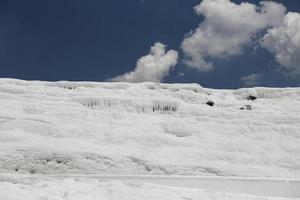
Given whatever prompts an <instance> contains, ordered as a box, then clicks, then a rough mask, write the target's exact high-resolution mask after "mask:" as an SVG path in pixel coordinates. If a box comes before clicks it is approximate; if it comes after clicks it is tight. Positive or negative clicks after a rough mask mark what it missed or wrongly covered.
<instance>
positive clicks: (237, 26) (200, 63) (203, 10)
mask: <svg viewBox="0 0 300 200" xmlns="http://www.w3.org/2000/svg"><path fill="white" fill-rule="evenodd" d="M194 9H195V11H196V12H197V14H199V15H203V16H204V17H205V19H204V21H203V22H202V23H201V24H200V25H199V27H198V28H197V29H196V30H195V31H192V32H191V33H189V34H188V35H186V37H185V39H184V41H183V42H182V45H181V46H182V49H183V51H184V53H185V56H186V60H185V63H186V64H187V65H188V66H190V67H193V68H196V69H198V70H202V71H208V70H211V69H213V63H212V62H210V59H211V58H218V59H222V58H226V57H228V56H232V55H236V54H240V53H241V52H242V48H243V45H245V44H247V43H249V42H251V40H252V39H253V38H254V37H255V36H256V34H257V33H258V32H259V31H261V30H264V29H266V28H268V27H273V26H277V25H279V24H281V23H282V20H283V17H284V14H285V11H286V9H285V7H284V6H283V5H282V4H278V3H275V2H271V1H263V2H261V3H260V6H256V5H254V4H251V3H245V2H244V3H241V4H235V3H234V2H231V1H230V0H203V1H202V2H201V3H200V4H199V5H197V6H195V8H194Z"/></svg>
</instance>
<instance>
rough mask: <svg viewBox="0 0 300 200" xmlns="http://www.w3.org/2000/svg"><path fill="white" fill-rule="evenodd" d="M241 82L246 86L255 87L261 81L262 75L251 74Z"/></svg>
mask: <svg viewBox="0 0 300 200" xmlns="http://www.w3.org/2000/svg"><path fill="white" fill-rule="evenodd" d="M241 81H242V82H243V83H244V85H246V86H256V85H258V84H260V83H261V81H262V74H260V73H253V74H250V75H248V76H243V77H242V78H241Z"/></svg>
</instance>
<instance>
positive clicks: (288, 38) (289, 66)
mask: <svg viewBox="0 0 300 200" xmlns="http://www.w3.org/2000/svg"><path fill="white" fill-rule="evenodd" d="M261 45H262V46H263V47H265V48H266V49H267V50H269V51H270V52H272V53H274V55H275V58H276V61H277V62H278V63H280V64H281V65H282V66H281V68H282V69H284V71H286V72H287V75H289V76H291V77H296V76H300V14H299V13H293V12H289V13H288V14H286V16H285V17H284V23H283V24H282V25H281V26H278V27H274V28H272V29H269V30H268V32H267V34H266V35H265V36H264V37H263V39H262V41H261Z"/></svg>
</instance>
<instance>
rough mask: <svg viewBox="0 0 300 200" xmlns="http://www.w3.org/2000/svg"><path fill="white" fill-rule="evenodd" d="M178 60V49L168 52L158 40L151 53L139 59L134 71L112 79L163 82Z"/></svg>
mask: <svg viewBox="0 0 300 200" xmlns="http://www.w3.org/2000/svg"><path fill="white" fill-rule="evenodd" d="M177 60H178V53H177V51H174V50H170V51H168V52H166V46H165V45H164V44H162V43H159V42H157V43H155V44H154V46H152V47H151V50H150V53H149V55H146V56H144V57H141V58H140V59H139V60H138V61H137V65H136V67H135V69H134V71H131V72H128V73H126V74H123V75H121V76H117V77H114V78H112V79H111V81H123V82H146V81H149V82H161V81H162V80H163V78H164V77H166V76H167V75H168V74H169V72H170V70H172V68H173V67H174V66H175V65H176V64H177Z"/></svg>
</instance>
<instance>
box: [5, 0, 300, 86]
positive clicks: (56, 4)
mask: <svg viewBox="0 0 300 200" xmlns="http://www.w3.org/2000/svg"><path fill="white" fill-rule="evenodd" d="M235 2H241V1H235ZM247 2H251V3H255V4H257V3H258V2H259V1H253V0H248V1H247ZM279 2H280V1H279ZM281 2H282V3H283V4H284V5H285V6H286V7H287V8H288V10H289V11H296V12H300V1H298V0H284V1H281ZM199 3H200V0H143V1H142V0H126V1H124V0H100V1H99V0H51V1H50V0H46V1H41V0H26V1H24V0H0V77H9V78H19V79H27V80H78V81H104V80H106V79H108V78H111V77H114V76H116V75H119V74H123V73H125V72H128V71H131V70H132V69H133V68H134V67H135V64H136V61H137V59H138V58H140V57H141V56H143V55H146V54H148V52H149V48H150V46H152V45H153V44H154V43H155V42H157V41H159V42H162V43H164V44H166V45H167V46H168V48H171V49H175V50H177V51H179V52H180V53H181V50H180V44H181V42H182V40H183V38H184V35H185V34H186V33H188V32H189V31H190V30H192V29H195V28H196V27H197V26H198V24H199V23H200V22H201V20H202V17H201V16H197V15H196V14H195V13H194V11H193V7H194V6H195V5H197V4H199ZM181 56H182V54H181ZM274 65H277V64H276V62H275V61H274V58H273V56H272V55H270V53H268V52H267V51H266V50H264V49H261V48H259V49H258V50H257V51H255V52H254V51H253V50H252V49H249V50H245V52H244V53H243V54H242V55H239V56H235V57H231V58H230V59H228V60H223V61H220V62H218V63H217V64H216V68H215V70H214V71H211V72H198V71H196V70H193V69H190V68H188V67H186V66H185V65H184V64H183V63H182V62H181V61H179V63H178V64H177V65H176V67H175V69H174V70H173V71H172V72H171V74H170V76H168V77H167V78H166V79H165V82H196V83H199V84H201V85H203V86H205V87H214V88H237V87H242V86H243V85H242V83H241V81H240V77H241V76H245V75H249V74H251V73H257V72H263V73H264V74H265V76H264V80H263V81H262V83H261V84H260V85H261V86H278V87H279V86H280V87H281V86H300V80H299V79H287V78H285V77H284V76H283V75H281V74H280V73H278V72H275V71H274V67H273V66H274ZM180 72H183V73H184V74H185V75H184V76H182V77H179V76H178V74H179V73H180Z"/></svg>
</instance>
